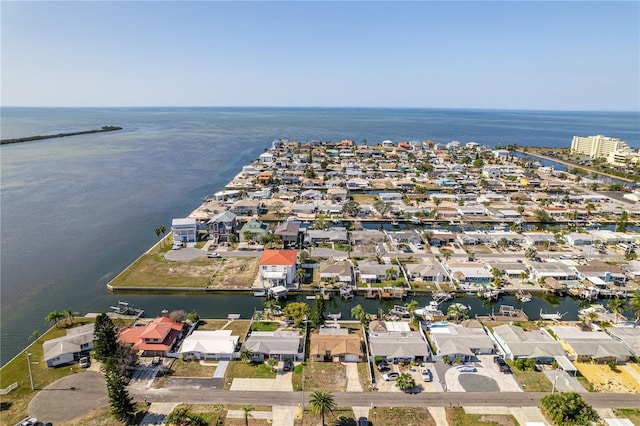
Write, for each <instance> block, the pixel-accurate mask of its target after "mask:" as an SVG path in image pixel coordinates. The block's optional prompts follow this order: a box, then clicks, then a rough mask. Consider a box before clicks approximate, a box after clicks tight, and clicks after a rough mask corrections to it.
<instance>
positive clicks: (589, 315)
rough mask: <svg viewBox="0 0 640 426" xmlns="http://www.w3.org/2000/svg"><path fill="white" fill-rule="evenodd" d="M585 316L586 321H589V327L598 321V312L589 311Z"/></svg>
mask: <svg viewBox="0 0 640 426" xmlns="http://www.w3.org/2000/svg"><path fill="white" fill-rule="evenodd" d="M585 316H586V318H585V319H588V320H589V325H591V324H593V322H594V321H595V320H597V319H598V313H597V312H596V311H589V312H587V315H585Z"/></svg>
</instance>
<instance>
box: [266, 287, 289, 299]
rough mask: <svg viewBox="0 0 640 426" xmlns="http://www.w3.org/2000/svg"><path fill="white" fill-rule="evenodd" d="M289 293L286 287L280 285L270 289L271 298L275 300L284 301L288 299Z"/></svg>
mask: <svg viewBox="0 0 640 426" xmlns="http://www.w3.org/2000/svg"><path fill="white" fill-rule="evenodd" d="M287 292H288V290H287V288H286V287H285V286H283V285H278V286H275V287H271V288H270V289H269V296H270V297H273V298H274V299H284V298H285V297H287Z"/></svg>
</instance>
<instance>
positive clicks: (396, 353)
mask: <svg viewBox="0 0 640 426" xmlns="http://www.w3.org/2000/svg"><path fill="white" fill-rule="evenodd" d="M369 342H370V348H371V353H372V355H373V356H381V357H384V358H386V359H388V360H392V361H394V362H396V361H413V360H421V361H425V360H428V359H429V357H430V355H431V353H430V351H429V345H428V344H427V340H426V339H425V337H424V334H422V332H419V331H411V329H410V327H409V324H408V323H407V322H404V321H385V322H381V321H374V322H372V323H371V324H369Z"/></svg>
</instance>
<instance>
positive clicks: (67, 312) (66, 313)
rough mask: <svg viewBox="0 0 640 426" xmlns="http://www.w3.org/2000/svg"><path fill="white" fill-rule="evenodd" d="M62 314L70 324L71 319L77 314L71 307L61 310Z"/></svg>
mask: <svg viewBox="0 0 640 426" xmlns="http://www.w3.org/2000/svg"><path fill="white" fill-rule="evenodd" d="M62 315H64V318H66V319H67V321H68V323H69V324H72V323H73V320H74V319H75V317H76V315H78V313H77V312H73V311H72V310H71V308H67V309H65V310H64V311H63V312H62Z"/></svg>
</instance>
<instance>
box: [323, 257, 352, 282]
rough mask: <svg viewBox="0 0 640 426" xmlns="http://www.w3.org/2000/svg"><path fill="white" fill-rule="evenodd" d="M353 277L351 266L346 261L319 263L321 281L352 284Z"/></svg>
mask: <svg viewBox="0 0 640 426" xmlns="http://www.w3.org/2000/svg"><path fill="white" fill-rule="evenodd" d="M353 275H354V274H353V265H352V264H351V262H349V261H347V260H344V261H340V262H333V261H324V262H320V279H321V280H322V281H331V280H336V281H337V282H341V283H348V284H352V283H353V280H354V276H353Z"/></svg>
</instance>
